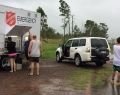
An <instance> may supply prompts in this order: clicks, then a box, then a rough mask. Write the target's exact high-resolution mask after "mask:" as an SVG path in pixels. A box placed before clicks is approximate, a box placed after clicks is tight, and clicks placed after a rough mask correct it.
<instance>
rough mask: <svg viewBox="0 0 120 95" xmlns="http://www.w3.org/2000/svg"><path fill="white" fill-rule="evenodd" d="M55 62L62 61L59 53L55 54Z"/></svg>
mask: <svg viewBox="0 0 120 95" xmlns="http://www.w3.org/2000/svg"><path fill="white" fill-rule="evenodd" d="M56 61H57V62H58V63H59V62H62V59H61V58H60V53H56Z"/></svg>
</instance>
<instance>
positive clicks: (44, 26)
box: [36, 7, 48, 36]
mask: <svg viewBox="0 0 120 95" xmlns="http://www.w3.org/2000/svg"><path fill="white" fill-rule="evenodd" d="M36 11H37V12H38V13H41V34H42V35H41V36H46V29H47V28H48V24H47V15H46V14H45V12H44V10H43V9H42V8H41V7H38V8H37V10H36ZM43 31H44V32H43Z"/></svg>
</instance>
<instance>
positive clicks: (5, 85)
mask: <svg viewBox="0 0 120 95" xmlns="http://www.w3.org/2000/svg"><path fill="white" fill-rule="evenodd" d="M40 65H41V67H40V75H39V76H36V75H34V76H28V69H26V67H25V68H23V70H20V71H17V72H15V73H9V72H6V71H4V72H3V71H1V72H0V95H91V91H90V90H89V88H88V89H86V91H82V90H75V89H73V88H71V87H68V86H66V84H67V83H68V81H67V80H66V79H65V76H66V75H68V74H69V72H70V71H71V70H74V69H76V68H77V67H75V66H74V65H72V64H64V63H63V64H58V63H56V62H55V61H46V60H44V61H42V62H41V63H40ZM97 91H98V90H97ZM95 92H96V91H95ZM98 92H99V91H98ZM92 95H93V94H92ZM95 95H103V94H101V93H100V92H99V93H98V94H95ZM105 95H108V94H105Z"/></svg>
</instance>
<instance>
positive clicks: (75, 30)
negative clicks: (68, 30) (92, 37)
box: [73, 25, 81, 37]
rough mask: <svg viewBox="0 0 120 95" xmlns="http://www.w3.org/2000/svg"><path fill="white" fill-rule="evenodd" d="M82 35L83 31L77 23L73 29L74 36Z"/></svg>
mask: <svg viewBox="0 0 120 95" xmlns="http://www.w3.org/2000/svg"><path fill="white" fill-rule="evenodd" d="M80 35H81V31H80V29H79V27H78V26H77V25H75V26H74V29H73V36H74V37H79V36H80Z"/></svg>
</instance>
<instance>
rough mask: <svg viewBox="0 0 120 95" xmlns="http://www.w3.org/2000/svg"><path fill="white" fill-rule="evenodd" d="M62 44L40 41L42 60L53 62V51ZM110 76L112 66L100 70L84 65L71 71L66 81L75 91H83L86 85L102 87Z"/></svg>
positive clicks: (105, 66) (58, 40)
mask: <svg viewBox="0 0 120 95" xmlns="http://www.w3.org/2000/svg"><path fill="white" fill-rule="evenodd" d="M61 43H62V40H61V39H47V40H45V39H44V40H42V59H49V60H55V51H56V49H57V48H58V47H59V44H61ZM111 74H112V66H111V65H110V64H106V65H104V66H103V67H101V68H98V67H96V66H94V65H93V66H91V65H90V66H89V65H85V66H83V67H78V68H76V69H75V70H72V71H71V72H70V73H69V74H68V76H66V80H69V81H71V83H70V85H69V86H72V87H73V88H75V89H85V88H86V87H87V86H88V85H90V86H91V87H93V88H94V87H95V88H99V87H103V86H104V85H105V83H106V81H107V80H108V78H109V77H110V75H111Z"/></svg>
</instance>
